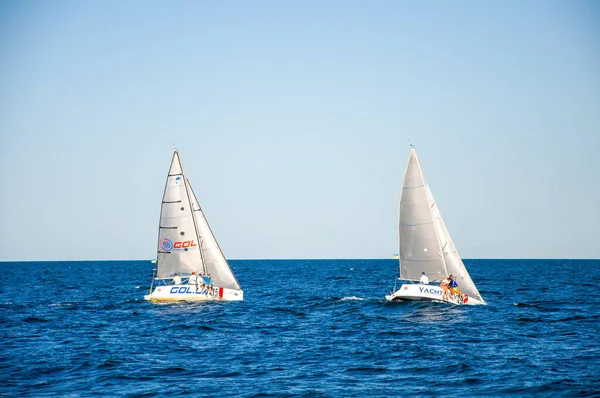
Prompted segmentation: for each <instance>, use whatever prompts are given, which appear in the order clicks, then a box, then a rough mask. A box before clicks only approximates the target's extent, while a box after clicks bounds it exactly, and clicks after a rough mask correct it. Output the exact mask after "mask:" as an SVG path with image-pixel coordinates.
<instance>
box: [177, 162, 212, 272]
mask: <svg viewBox="0 0 600 398" xmlns="http://www.w3.org/2000/svg"><path fill="white" fill-rule="evenodd" d="M177 159H178V160H179V167H181V174H183V184H184V186H185V194H186V197H187V199H188V204H189V206H190V210H191V214H192V221H193V222H194V235H195V236H196V240H197V241H198V250H199V251H200V260H201V263H202V271H203V274H204V275H208V272H207V270H206V262H205V261H204V253H203V250H202V240H201V237H200V235H198V223H197V222H196V216H195V215H194V208H193V206H192V198H191V197H190V188H191V185H190V182H189V181H188V179H187V176H186V175H185V171H184V170H183V166H182V164H181V158H180V157H179V156H177Z"/></svg>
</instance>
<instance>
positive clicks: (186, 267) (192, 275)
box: [144, 149, 244, 302]
mask: <svg viewBox="0 0 600 398" xmlns="http://www.w3.org/2000/svg"><path fill="white" fill-rule="evenodd" d="M144 299H146V300H149V301H152V302H162V301H217V300H224V301H242V300H243V299H244V292H243V290H242V289H241V288H240V285H239V283H238V281H237V280H236V278H235V275H234V274H233V272H232V271H231V268H230V267H229V264H228V263H227V260H226V259H225V256H224V255H223V252H222V251H221V248H220V247H219V244H218V243H217V240H216V239H215V236H214V235H213V233H212V231H211V229H210V226H209V225H208V221H206V217H205V216H204V212H203V211H202V209H201V208H200V204H199V202H198V199H197V198H196V194H195V193H194V190H193V189H192V185H191V184H190V182H189V180H188V179H187V177H186V175H185V173H184V171H183V166H182V165H181V160H180V158H179V152H178V151H177V149H176V150H175V152H174V153H173V159H172V160H171V167H170V168H169V174H168V176H167V182H166V184H165V191H164V194H163V199H162V205H161V211H160V224H159V227H158V250H157V255H156V268H155V270H154V275H153V277H152V284H151V286H150V292H149V294H147V295H145V296H144Z"/></svg>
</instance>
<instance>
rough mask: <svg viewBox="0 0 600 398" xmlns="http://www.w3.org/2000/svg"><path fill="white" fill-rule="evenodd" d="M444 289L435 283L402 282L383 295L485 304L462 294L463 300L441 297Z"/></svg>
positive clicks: (414, 299) (391, 299) (408, 298)
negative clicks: (398, 287)
mask: <svg viewBox="0 0 600 398" xmlns="http://www.w3.org/2000/svg"><path fill="white" fill-rule="evenodd" d="M443 294H444V291H443V290H442V288H441V287H439V286H436V285H420V284H418V285H417V284H403V285H402V286H400V289H398V290H396V291H395V292H394V293H392V294H390V295H387V296H385V298H386V299H387V300H388V301H437V302H442V303H450V304H464V305H478V304H485V303H483V302H481V301H479V300H477V299H475V298H473V297H469V296H467V295H464V301H463V300H460V299H459V298H458V297H450V298H444V297H443Z"/></svg>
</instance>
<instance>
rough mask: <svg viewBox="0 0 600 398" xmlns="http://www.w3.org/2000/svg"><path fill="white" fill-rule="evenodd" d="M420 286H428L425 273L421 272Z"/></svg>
mask: <svg viewBox="0 0 600 398" xmlns="http://www.w3.org/2000/svg"><path fill="white" fill-rule="evenodd" d="M421 284H422V285H429V278H428V277H427V275H425V272H421Z"/></svg>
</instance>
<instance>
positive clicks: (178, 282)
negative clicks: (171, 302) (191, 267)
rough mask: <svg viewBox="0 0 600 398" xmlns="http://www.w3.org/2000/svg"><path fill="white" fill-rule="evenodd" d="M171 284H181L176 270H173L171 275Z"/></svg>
mask: <svg viewBox="0 0 600 398" xmlns="http://www.w3.org/2000/svg"><path fill="white" fill-rule="evenodd" d="M173 284H175V285H181V277H180V276H179V275H177V272H175V275H173Z"/></svg>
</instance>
